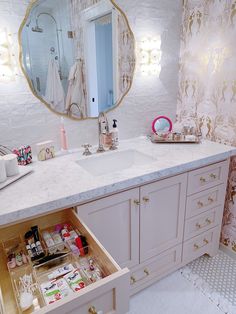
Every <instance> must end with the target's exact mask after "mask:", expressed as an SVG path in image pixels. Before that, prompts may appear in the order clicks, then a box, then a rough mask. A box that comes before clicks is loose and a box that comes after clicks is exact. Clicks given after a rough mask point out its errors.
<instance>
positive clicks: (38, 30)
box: [31, 25, 43, 33]
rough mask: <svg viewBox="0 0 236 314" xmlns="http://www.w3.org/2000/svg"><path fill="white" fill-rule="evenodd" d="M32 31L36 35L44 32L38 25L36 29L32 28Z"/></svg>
mask: <svg viewBox="0 0 236 314" xmlns="http://www.w3.org/2000/svg"><path fill="white" fill-rule="evenodd" d="M31 30H32V32H35V33H42V32H43V29H42V28H40V27H38V25H36V26H35V27H32V28H31Z"/></svg>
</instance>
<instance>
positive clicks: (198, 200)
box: [186, 184, 226, 218]
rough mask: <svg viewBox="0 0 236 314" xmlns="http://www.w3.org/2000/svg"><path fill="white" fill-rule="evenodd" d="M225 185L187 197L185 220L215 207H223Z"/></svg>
mask: <svg viewBox="0 0 236 314" xmlns="http://www.w3.org/2000/svg"><path fill="white" fill-rule="evenodd" d="M225 187H226V186H225V184H221V185H218V186H216V187H214V188H211V189H208V190H206V191H203V192H200V193H197V194H193V195H191V196H188V197H187V205H186V218H191V217H194V216H196V215H199V214H201V213H204V212H206V211H208V210H209V209H211V208H215V207H217V206H220V205H221V206H223V205H224V200H225Z"/></svg>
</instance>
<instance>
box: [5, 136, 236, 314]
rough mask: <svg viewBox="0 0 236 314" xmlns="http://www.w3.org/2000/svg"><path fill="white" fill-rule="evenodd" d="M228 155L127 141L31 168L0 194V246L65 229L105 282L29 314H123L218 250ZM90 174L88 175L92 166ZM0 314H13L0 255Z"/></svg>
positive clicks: (228, 150)
mask: <svg viewBox="0 0 236 314" xmlns="http://www.w3.org/2000/svg"><path fill="white" fill-rule="evenodd" d="M235 153H236V149H234V148H232V147H228V146H224V145H220V144H217V143H212V142H203V143H202V144H199V145H196V144H190V145H188V144H187V145H186V144H185V145H184V144H180V145H169V144H160V145H159V144H158V145H156V144H152V143H150V141H149V140H147V139H146V138H137V139H132V140H127V141H124V142H122V143H121V145H120V148H119V150H118V151H115V152H107V153H104V154H101V155H99V154H94V155H92V156H90V157H82V156H81V155H82V154H81V151H78V152H75V153H73V154H69V155H66V156H61V157H57V158H56V159H54V160H50V161H47V162H42V163H39V162H37V163H35V164H34V165H33V169H34V172H33V174H32V175H29V176H28V177H25V178H24V179H23V180H21V181H18V182H16V183H15V184H13V185H11V186H9V187H8V188H6V189H5V190H2V191H1V192H0V200H1V201H0V225H1V226H0V227H1V229H0V241H1V242H2V241H6V240H7V239H9V238H11V237H14V236H16V234H24V232H25V231H26V230H27V228H29V226H32V225H35V224H37V225H38V226H39V228H46V227H48V226H51V225H52V224H53V225H55V224H58V223H61V222H63V221H66V220H68V219H69V220H70V221H71V222H73V225H74V226H76V227H77V228H78V229H79V230H80V231H82V233H83V234H84V235H85V236H86V238H87V240H88V242H89V245H91V246H92V247H93V250H94V251H95V252H96V256H97V258H98V260H99V261H100V263H102V264H103V267H104V268H105V269H106V277H105V278H103V279H101V280H100V281H98V282H95V283H93V284H91V285H89V286H87V287H86V288H84V289H82V290H81V291H80V292H79V293H73V294H71V295H70V296H68V297H66V298H65V299H63V300H61V301H58V302H56V303H54V304H51V305H48V306H43V307H42V308H41V309H39V311H38V312H37V313H80V314H89V313H90V314H95V313H103V314H108V313H114V314H125V313H126V312H128V304H129V295H132V294H135V293H136V292H138V291H140V290H141V289H143V288H145V287H146V286H148V285H150V284H151V283H153V282H155V281H157V280H158V279H160V278H161V277H163V276H165V275H167V274H168V273H170V272H172V271H174V270H176V269H178V268H180V267H182V266H183V265H185V264H187V263H188V262H190V261H192V260H194V259H196V258H198V257H199V256H201V255H203V254H205V253H207V254H209V255H210V256H214V255H215V254H216V253H217V250H218V247H219V237H220V230H221V221H222V215H223V207H224V199H225V190H226V185H227V178H228V168H229V158H230V157H231V156H232V155H235ZM94 165H95V166H94ZM1 274H2V275H1V282H0V285H1V289H2V294H3V303H4V306H5V310H6V313H17V309H16V306H15V301H14V295H13V290H12V288H11V282H10V278H9V275H8V271H7V268H6V264H5V260H4V257H3V254H2V252H1Z"/></svg>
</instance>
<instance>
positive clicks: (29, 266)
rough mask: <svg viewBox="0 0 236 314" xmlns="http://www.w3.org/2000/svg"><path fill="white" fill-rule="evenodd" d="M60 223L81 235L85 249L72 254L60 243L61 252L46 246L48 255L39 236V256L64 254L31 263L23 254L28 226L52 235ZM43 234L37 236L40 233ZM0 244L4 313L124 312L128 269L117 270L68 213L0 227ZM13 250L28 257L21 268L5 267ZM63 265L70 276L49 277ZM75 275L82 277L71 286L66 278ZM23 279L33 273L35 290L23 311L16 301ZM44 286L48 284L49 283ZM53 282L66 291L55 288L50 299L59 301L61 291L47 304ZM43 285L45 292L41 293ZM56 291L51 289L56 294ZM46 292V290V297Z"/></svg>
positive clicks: (125, 308)
mask: <svg viewBox="0 0 236 314" xmlns="http://www.w3.org/2000/svg"><path fill="white" fill-rule="evenodd" d="M65 224H67V225H70V226H72V227H73V230H75V231H76V232H77V233H78V234H81V235H83V236H84V237H85V238H86V240H87V243H88V246H84V245H83V246H81V247H80V249H79V252H76V250H72V246H69V245H67V242H66V241H65V242H63V243H60V248H58V247H50V248H49V249H50V252H49V251H48V250H49V249H48V247H47V244H46V242H45V241H44V240H43V237H41V236H40V242H41V244H42V249H43V251H44V255H46V256H47V255H50V254H57V253H59V251H60V253H63V255H62V256H59V257H57V258H54V259H53V260H51V261H45V262H44V263H41V264H40V265H37V259H36V260H35V259H34V260H31V258H30V257H29V256H27V250H26V249H25V242H24V240H23V238H24V235H25V233H26V232H27V231H28V230H30V228H31V227H32V226H35V225H37V226H38V227H39V231H41V230H42V231H43V230H45V229H46V230H47V231H50V232H51V231H52V230H53V229H54V227H53V226H56V225H65ZM42 231H41V232H40V234H41V235H42ZM0 240H1V244H2V245H1V252H0V254H1V255H0V271H1V279H0V287H1V293H0V295H2V300H0V301H2V302H1V303H2V305H3V308H4V312H3V313H5V314H15V313H27V314H28V313H39V314H41V313H56V314H64V313H71V314H72V313H73V314H75V313H80V314H96V313H101V314H107V313H112V314H124V313H126V312H127V311H128V302H129V299H128V295H129V292H128V289H129V271H128V269H123V270H122V269H121V268H120V267H119V266H118V265H117V264H116V262H115V261H114V260H113V259H112V257H111V256H110V255H109V254H108V253H107V251H106V250H105V249H104V248H103V246H102V245H101V244H100V243H99V242H98V241H97V239H96V238H95V237H94V236H93V234H92V233H91V231H90V230H89V229H88V228H87V227H86V226H85V225H84V224H83V223H82V222H80V220H79V219H78V217H77V215H76V213H75V212H74V210H73V209H66V210H62V211H59V212H56V213H53V214H49V215H47V216H42V217H38V218H35V219H32V220H29V221H26V222H23V223H19V224H17V225H14V226H8V227H6V228H3V229H0ZM12 248H14V250H16V249H17V251H18V252H21V254H22V256H23V252H24V256H27V259H24V262H25V263H23V265H21V266H16V267H14V268H12V266H11V267H10V265H11V264H7V256H9V252H10V251H11V249H12ZM15 252H16V251H15ZM10 255H11V254H10ZM50 256H51V255H50ZM54 257H55V255H54ZM90 263H91V265H92V266H91V268H89V265H90ZM68 265H71V266H72V267H73V268H74V269H72V272H70V273H69V274H62V275H61V276H60V275H59V276H58V277H57V279H55V277H52V274H53V271H55V270H57V269H58V268H60V267H63V266H68ZM76 274H77V275H78V278H80V277H81V278H82V279H81V280H80V281H78V284H77V285H73V284H72V285H70V284H69V282H70V281H69V280H72V278H75V277H74V276H75V275H76ZM24 275H32V278H33V284H34V287H35V290H34V293H33V298H34V301H33V305H32V306H31V307H30V308H29V309H28V310H26V311H22V309H21V307H20V302H19V297H20V285H19V279H20V277H21V278H22V277H23V276H24ZM64 276H65V277H64ZM56 280H57V281H56ZM49 282H50V283H52V284H51V285H50V284H49V285H48V283H49ZM55 282H59V283H60V284H62V283H63V285H64V284H65V287H64V286H63V288H64V290H63V289H61V290H60V289H59V292H58V294H57V293H56V294H55V295H56V297H55V298H57V297H58V295H59V299H60V296H61V295H63V293H65V296H64V297H63V298H61V299H60V300H58V301H56V300H53V302H52V300H51V298H50V296H51V294H50V291H51V290H50V289H49V288H51V286H52V285H54V286H55ZM71 282H72V281H71ZM49 286H50V287H49ZM44 287H45V290H43V289H44ZM56 288H57V286H56ZM56 288H55V289H54V291H55V290H57V289H56ZM80 288H81V289H80ZM48 290H49V292H48V293H47V291H48ZM54 291H53V293H54ZM62 291H63V292H62Z"/></svg>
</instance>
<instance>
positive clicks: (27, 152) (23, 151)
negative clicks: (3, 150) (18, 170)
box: [13, 145, 32, 166]
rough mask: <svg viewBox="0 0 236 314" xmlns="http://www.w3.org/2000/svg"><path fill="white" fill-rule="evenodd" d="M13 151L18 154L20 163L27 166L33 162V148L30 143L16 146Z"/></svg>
mask: <svg viewBox="0 0 236 314" xmlns="http://www.w3.org/2000/svg"><path fill="white" fill-rule="evenodd" d="M13 153H14V154H16V155H17V161H18V164H19V165H21V166H26V165H28V164H31V163H32V150H31V147H30V146H29V145H24V146H21V147H19V148H15V149H14V150H13Z"/></svg>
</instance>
